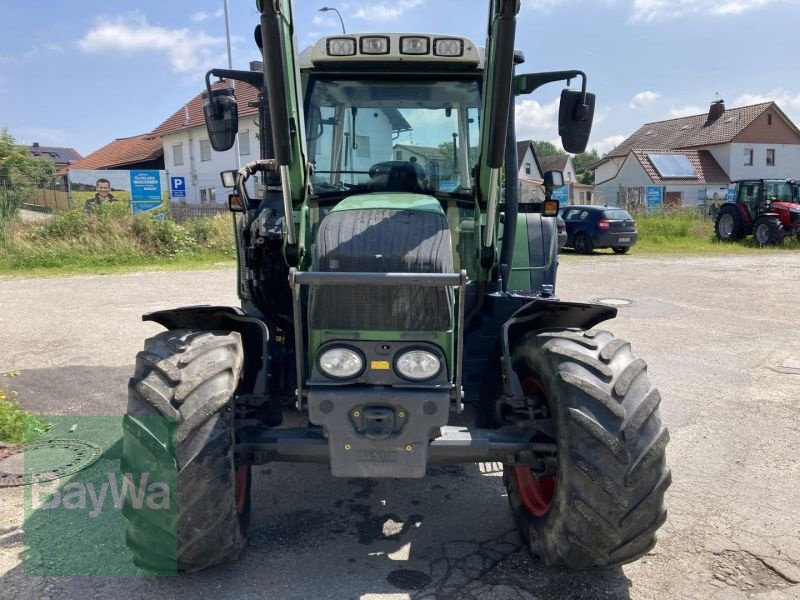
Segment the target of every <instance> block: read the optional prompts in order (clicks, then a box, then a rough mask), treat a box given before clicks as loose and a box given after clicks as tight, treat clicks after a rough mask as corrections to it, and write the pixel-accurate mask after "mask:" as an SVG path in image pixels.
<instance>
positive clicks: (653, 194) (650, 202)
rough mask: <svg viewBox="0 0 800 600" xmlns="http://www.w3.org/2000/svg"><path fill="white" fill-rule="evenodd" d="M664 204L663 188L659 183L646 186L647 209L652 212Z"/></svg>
mask: <svg viewBox="0 0 800 600" xmlns="http://www.w3.org/2000/svg"><path fill="white" fill-rule="evenodd" d="M663 205H664V188H663V187H661V186H660V185H648V186H647V210H648V212H653V211H657V210H661V207H662V206H663Z"/></svg>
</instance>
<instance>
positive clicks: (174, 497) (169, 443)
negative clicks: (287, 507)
mask: <svg viewBox="0 0 800 600" xmlns="http://www.w3.org/2000/svg"><path fill="white" fill-rule="evenodd" d="M243 360H244V359H243V351H242V341H241V338H240V336H239V334H238V333H236V332H230V331H192V330H173V331H165V332H163V333H159V334H158V335H156V336H154V337H152V338H150V339H148V340H146V341H145V346H144V351H142V352H139V354H138V355H137V356H136V371H135V372H134V375H133V377H132V378H131V379H130V382H129V383H128V411H127V415H126V416H125V418H124V421H123V446H122V462H121V466H122V473H124V474H126V477H128V478H131V477H132V478H133V482H134V484H135V483H136V482H138V481H141V480H142V478H143V477H144V476H145V475H147V476H148V477H149V480H150V481H153V480H154V479H159V480H161V479H167V480H170V483H171V485H170V487H171V501H172V507H171V510H169V511H163V510H142V508H141V507H138V508H137V507H135V506H133V505H132V504H131V502H128V501H127V500H126V503H125V506H124V507H123V514H124V515H125V518H126V519H127V536H126V537H127V542H128V548H129V549H130V551H131V553H132V554H133V561H134V563H135V564H136V565H137V566H139V567H141V568H143V569H146V570H149V571H154V572H166V573H170V572H171V573H174V572H176V571H197V570H199V569H204V568H206V567H210V566H213V565H216V564H220V563H223V562H227V561H230V560H234V559H235V558H237V556H238V555H239V552H240V551H241V549H242V548H243V546H244V542H245V529H246V527H247V523H248V520H249V512H250V485H251V474H250V467H249V465H236V464H235V463H234V407H233V397H234V392H235V390H236V387H237V385H238V383H239V378H240V376H241V372H242V365H243Z"/></svg>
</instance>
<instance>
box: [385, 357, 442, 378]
mask: <svg viewBox="0 0 800 600" xmlns="http://www.w3.org/2000/svg"><path fill="white" fill-rule="evenodd" d="M395 368H396V369H397V372H398V373H399V374H400V375H401V376H403V377H405V378H406V379H411V380H412V381H425V380H427V379H432V378H433V377H436V375H438V374H439V371H440V370H441V368H442V362H441V361H440V360H439V357H438V356H436V355H435V354H433V353H431V352H427V351H426V350H411V351H410V352H405V353H404V354H401V355H400V356H399V357H398V359H397V361H396V362H395Z"/></svg>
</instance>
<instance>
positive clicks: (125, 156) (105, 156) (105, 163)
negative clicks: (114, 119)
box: [70, 133, 164, 169]
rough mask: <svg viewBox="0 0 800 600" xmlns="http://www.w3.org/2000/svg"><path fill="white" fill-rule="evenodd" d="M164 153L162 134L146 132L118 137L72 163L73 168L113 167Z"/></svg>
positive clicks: (153, 157) (143, 160)
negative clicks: (127, 136)
mask: <svg viewBox="0 0 800 600" xmlns="http://www.w3.org/2000/svg"><path fill="white" fill-rule="evenodd" d="M163 154H164V148H163V146H162V144H161V136H158V135H153V134H152V133H145V134H143V135H137V136H134V137H129V138H120V139H116V140H114V141H113V142H111V143H110V144H106V145H105V146H103V147H102V148H100V149H99V150H95V151H94V152H92V153H91V154H90V155H89V156H87V157H85V158H83V159H81V160H79V161H76V162H74V163H72V164H71V165H70V168H71V169H112V168H114V167H123V166H125V165H130V164H133V163H138V162H145V161H149V160H155V159H157V158H158V157H160V156H161V155H163Z"/></svg>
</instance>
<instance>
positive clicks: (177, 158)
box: [172, 142, 183, 167]
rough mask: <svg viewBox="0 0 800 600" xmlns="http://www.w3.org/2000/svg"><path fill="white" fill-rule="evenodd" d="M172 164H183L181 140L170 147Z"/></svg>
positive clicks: (177, 165)
mask: <svg viewBox="0 0 800 600" xmlns="http://www.w3.org/2000/svg"><path fill="white" fill-rule="evenodd" d="M172 164H174V165H175V166H176V167H179V166H180V165H182V164H183V142H181V143H180V144H175V145H174V146H173V147H172Z"/></svg>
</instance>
